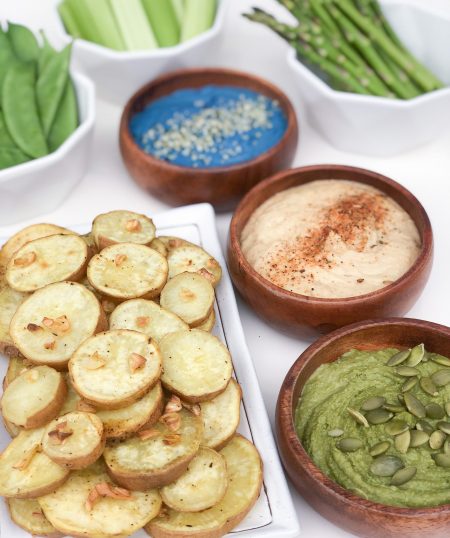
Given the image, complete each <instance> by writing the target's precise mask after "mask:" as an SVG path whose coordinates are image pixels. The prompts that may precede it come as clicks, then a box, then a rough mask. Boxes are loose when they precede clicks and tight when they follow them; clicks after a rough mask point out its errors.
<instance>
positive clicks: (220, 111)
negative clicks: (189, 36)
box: [119, 69, 298, 210]
mask: <svg viewBox="0 0 450 538" xmlns="http://www.w3.org/2000/svg"><path fill="white" fill-rule="evenodd" d="M221 90H223V92H222V93H223V95H221ZM233 90H234V93H236V96H234V97H232V96H231V97H230V94H233ZM212 97H214V98H215V99H212ZM189 99H191V102H189ZM211 103H212V104H211ZM158 107H159V108H158ZM150 109H151V110H150ZM297 141H298V125H297V118H296V115H295V111H294V109H293V107H292V104H291V103H290V101H289V99H288V98H287V97H286V95H285V94H284V93H283V92H282V91H281V90H280V89H278V88H277V87H276V86H274V85H272V84H271V83H269V82H267V81H265V80H263V79H261V78H258V77H255V76H253V75H250V74H247V73H243V72H240V71H234V70H229V69H186V70H179V71H174V72H172V73H169V74H167V75H163V76H162V77H160V78H158V79H156V80H154V81H152V82H150V83H149V84H147V85H145V86H143V87H142V88H141V89H140V90H138V91H137V93H135V94H134V95H133V96H132V97H131V99H130V100H129V101H128V103H127V105H126V107H125V109H124V112H123V114H122V119H121V124H120V132H119V142H120V149H121V153H122V157H123V160H124V162H125V165H126V167H127V169H128V171H129V173H130V175H131V176H132V177H133V178H134V179H135V181H136V182H137V183H138V184H139V185H141V187H143V188H144V189H146V190H148V191H149V192H151V193H152V194H153V195H154V196H156V197H157V198H159V199H161V200H163V201H164V202H167V203H170V204H172V205H182V204H192V203H197V202H209V203H211V204H212V205H214V207H215V208H216V209H219V210H229V209H231V208H233V207H235V206H236V204H237V202H238V201H239V199H240V198H242V196H243V195H244V194H245V193H246V192H248V191H249V190H250V189H251V188H252V187H253V186H254V185H256V184H257V183H258V182H260V181H261V180H263V179H264V178H266V177H268V176H270V175H272V174H274V173H276V172H278V171H280V170H282V169H284V168H287V167H289V166H290V164H291V162H292V160H293V158H294V154H295V151H296V148H297Z"/></svg>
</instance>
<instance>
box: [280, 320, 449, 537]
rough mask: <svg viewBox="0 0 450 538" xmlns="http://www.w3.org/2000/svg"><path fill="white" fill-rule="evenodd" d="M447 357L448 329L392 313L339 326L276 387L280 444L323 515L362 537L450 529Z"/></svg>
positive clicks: (300, 486) (290, 469)
mask: <svg viewBox="0 0 450 538" xmlns="http://www.w3.org/2000/svg"><path fill="white" fill-rule="evenodd" d="M449 358H450V328H448V327H444V326H442V325H437V324H434V323H431V322H427V321H420V320H414V319H407V318H406V319H401V318H388V319H380V320H373V321H364V322H360V323H355V324H353V325H350V326H348V327H345V328H342V329H338V330H336V331H334V332H333V333H331V334H329V335H326V336H323V337H321V338H319V340H317V341H316V342H315V343H314V344H312V345H311V346H310V347H309V348H308V349H307V350H306V351H305V352H304V353H303V354H302V355H301V356H300V357H299V358H298V359H297V361H296V362H295V363H294V365H293V366H292V368H291V370H290V371H289V372H288V374H287V376H286V378H285V380H284V382H283V385H282V387H281V390H280V393H279V398H278V403H277V409H276V434H277V440H278V446H279V451H280V455H281V459H282V461H283V464H284V467H285V469H286V471H287V474H288V475H289V477H290V478H291V480H292V482H293V483H294V486H295V487H296V489H297V490H298V491H299V493H300V494H301V495H302V496H303V497H304V498H305V499H306V500H307V501H308V502H309V503H310V504H311V505H312V506H313V507H314V508H315V509H316V510H317V511H318V512H320V513H321V514H322V515H323V516H324V517H326V518H328V519H330V520H331V521H332V522H334V523H335V524H337V525H339V526H340V527H342V528H343V529H345V530H347V531H350V532H352V533H354V534H356V535H358V536H364V537H371V538H372V537H373V538H380V537H383V538H385V537H386V538H391V537H404V536H408V537H411V538H426V537H430V538H438V537H444V536H448V531H449V529H450V416H449V414H448V413H449V412H450V403H449V402H450V361H449ZM413 373H414V375H412V374H413ZM413 378H415V380H416V383H414V384H412V383H410V384H409V387H408V386H407V387H406V388H405V382H406V381H408V380H410V379H413Z"/></svg>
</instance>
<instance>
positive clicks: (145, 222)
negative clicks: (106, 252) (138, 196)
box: [92, 210, 156, 250]
mask: <svg viewBox="0 0 450 538" xmlns="http://www.w3.org/2000/svg"><path fill="white" fill-rule="evenodd" d="M155 230H156V229H155V225H154V224H153V221H152V219H150V218H149V217H147V216H146V215H141V214H140V213H134V212H133V211H124V210H118V211H110V212H109V213H103V214H102V215H98V217H95V219H94V222H93V223H92V235H93V237H94V240H95V242H96V244H97V246H98V248H99V249H100V250H102V249H104V248H105V247H109V246H110V245H115V244H116V243H137V244H139V245H149V244H150V243H151V242H152V241H153V239H154V237H155Z"/></svg>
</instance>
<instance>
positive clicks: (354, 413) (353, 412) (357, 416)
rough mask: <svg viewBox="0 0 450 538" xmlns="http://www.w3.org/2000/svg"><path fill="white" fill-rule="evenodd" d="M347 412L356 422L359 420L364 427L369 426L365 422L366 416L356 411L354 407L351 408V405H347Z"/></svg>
mask: <svg viewBox="0 0 450 538" xmlns="http://www.w3.org/2000/svg"><path fill="white" fill-rule="evenodd" d="M347 411H348V414H349V415H350V416H351V417H352V418H354V419H355V420H356V422H359V424H361V425H362V426H364V428H368V427H369V423H368V422H367V419H366V417H365V416H364V415H363V414H362V413H360V412H359V411H357V410H356V409H352V408H351V407H347Z"/></svg>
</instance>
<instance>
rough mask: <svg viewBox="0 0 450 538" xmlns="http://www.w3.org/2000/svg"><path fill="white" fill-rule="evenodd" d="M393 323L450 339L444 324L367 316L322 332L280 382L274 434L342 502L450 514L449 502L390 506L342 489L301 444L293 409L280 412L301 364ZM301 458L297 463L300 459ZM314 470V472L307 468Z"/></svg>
mask: <svg viewBox="0 0 450 538" xmlns="http://www.w3.org/2000/svg"><path fill="white" fill-rule="evenodd" d="M392 324H396V325H399V326H403V327H411V328H414V327H415V328H426V329H429V330H432V331H435V332H438V333H440V334H442V335H443V336H445V337H447V338H449V339H450V327H447V326H445V325H440V324H438V323H434V322H432V321H425V320H421V319H416V318H400V317H393V318H381V319H369V320H364V321H359V322H357V323H352V324H351V325H347V326H345V327H341V328H340V329H336V330H335V331H333V332H331V333H329V334H326V335H323V336H321V337H320V338H318V339H317V340H316V341H315V342H314V343H313V344H311V345H310V346H309V347H307V348H306V349H305V350H304V351H303V353H301V354H300V355H299V357H298V358H297V359H296V360H295V362H294V363H293V365H292V366H291V368H290V369H289V371H288V373H287V374H286V377H285V378H284V381H283V383H282V385H281V388H280V391H279V394H278V401H277V405H276V437H277V442H278V445H280V437H281V436H282V437H283V438H284V439H286V440H287V438H289V444H288V446H289V451H290V454H291V455H292V456H293V458H294V459H295V467H296V468H298V467H302V468H304V469H306V472H308V474H309V475H310V476H312V477H314V475H316V476H317V478H314V481H315V482H320V484H321V485H322V486H323V487H324V488H325V489H326V490H327V492H328V493H329V494H331V495H333V496H335V497H339V500H340V501H341V502H342V503H345V504H348V505H354V504H358V505H359V506H360V507H362V508H365V509H367V510H370V511H371V512H374V511H375V512H381V513H383V515H385V516H386V515H390V516H393V515H397V516H406V517H408V516H410V517H417V516H422V515H424V516H425V515H427V516H430V515H442V512H443V510H445V511H448V512H449V514H450V503H447V504H441V505H438V506H429V507H418V508H411V507H409V508H408V507H402V506H392V505H388V504H382V503H378V502H375V501H370V500H368V499H364V498H363V497H360V496H358V495H356V494H354V493H353V492H351V491H350V490H348V489H345V488H344V487H343V486H341V485H339V484H338V483H337V482H335V481H334V480H332V479H331V478H329V477H328V476H327V475H326V474H325V473H324V472H323V471H322V470H321V469H320V468H319V467H318V466H317V465H316V464H315V463H314V461H313V459H312V458H311V457H310V455H309V454H308V453H307V452H306V450H305V449H304V448H303V444H302V443H301V441H300V439H299V438H298V435H297V433H296V430H295V424H294V417H293V413H292V411H290V412H289V415H288V413H287V412H283V411H281V409H289V410H291V409H292V407H293V393H294V390H295V386H296V384H297V380H298V377H299V375H300V373H301V372H302V370H303V368H304V366H305V365H306V364H307V363H308V362H309V361H310V360H311V358H312V357H314V356H315V355H316V354H317V353H318V352H319V351H323V350H324V349H325V348H326V347H327V346H328V345H329V344H331V343H333V342H335V341H337V340H339V339H340V338H341V337H343V336H346V335H349V334H353V333H355V332H358V331H360V330H364V329H368V328H372V327H380V326H384V325H392ZM300 458H302V459H303V460H304V461H303V462H302V463H299V459H300ZM311 470H313V471H314V473H311V472H310V471H311Z"/></svg>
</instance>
